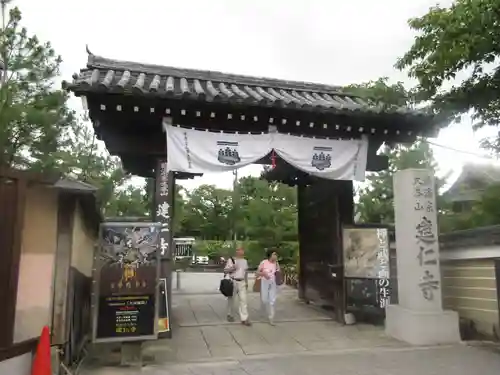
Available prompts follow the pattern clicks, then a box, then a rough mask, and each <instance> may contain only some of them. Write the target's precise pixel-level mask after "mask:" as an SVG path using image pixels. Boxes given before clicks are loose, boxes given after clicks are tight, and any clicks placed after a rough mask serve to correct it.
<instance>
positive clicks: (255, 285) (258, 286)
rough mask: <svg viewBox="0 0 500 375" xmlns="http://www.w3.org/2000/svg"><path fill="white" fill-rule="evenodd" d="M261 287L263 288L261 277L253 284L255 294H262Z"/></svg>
mask: <svg viewBox="0 0 500 375" xmlns="http://www.w3.org/2000/svg"><path fill="white" fill-rule="evenodd" d="M260 286H261V279H260V277H258V278H256V279H255V281H254V283H253V288H252V290H253V291H254V292H255V293H260Z"/></svg>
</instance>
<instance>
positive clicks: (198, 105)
mask: <svg viewBox="0 0 500 375" xmlns="http://www.w3.org/2000/svg"><path fill="white" fill-rule="evenodd" d="M87 52H88V61H87V66H86V68H84V69H82V70H81V71H80V73H79V74H75V75H74V77H73V81H72V82H64V83H63V86H64V88H65V89H67V90H68V91H71V92H73V93H74V94H75V95H76V96H78V97H81V98H82V100H83V103H84V107H85V108H86V109H87V110H88V114H89V117H90V119H91V121H92V123H93V126H94V129H95V132H96V135H97V137H98V139H100V140H102V141H104V143H105V145H106V147H107V149H108V151H109V152H110V153H111V154H112V155H117V156H119V157H120V158H121V160H122V163H123V167H124V168H125V170H126V171H127V172H130V173H132V174H135V175H138V176H142V177H154V178H156V191H155V209H154V211H153V215H154V218H153V220H154V221H158V222H161V223H162V230H161V234H160V249H161V256H162V260H161V264H162V266H161V277H163V278H165V279H166V280H167V282H166V293H167V295H170V294H171V285H172V284H171V277H170V276H171V272H172V262H173V256H172V247H173V242H172V238H173V234H172V233H171V219H172V216H173V215H175V213H174V212H173V207H174V204H173V196H174V194H173V192H174V186H175V181H176V180H181V179H186V178H192V177H193V174H192V173H178V172H172V171H169V168H168V164H167V163H168V160H167V159H166V155H167V151H168V150H166V139H165V134H164V124H165V123H167V124H173V125H177V126H181V127H186V128H196V129H204V130H207V131H213V132H233V133H234V132H240V133H264V132H265V133H267V132H271V131H272V132H277V133H285V134H291V135H298V136H304V137H317V138H330V139H340V140H356V139H360V138H361V137H367V138H368V151H367V164H366V170H367V171H380V170H383V169H385V168H387V165H388V160H387V158H386V157H385V156H380V155H377V150H378V149H379V148H380V146H381V145H382V144H383V143H384V142H386V143H388V144H393V143H411V142H413V141H414V140H415V139H416V137H417V136H434V135H435V134H436V131H437V130H438V129H437V123H436V121H435V119H434V117H432V116H430V115H427V114H424V113H422V112H419V111H415V110H411V109H408V108H401V107H390V106H387V105H384V104H383V103H378V102H375V101H372V100H368V99H366V98H362V97H359V96H356V95H352V94H348V93H346V92H345V90H343V89H342V88H341V87H335V86H328V85H322V84H314V83H305V82H292V81H285V80H277V79H267V78H256V77H248V76H241V75H234V74H223V73H219V72H211V71H201V70H189V69H179V68H172V67H165V66H158V65H151V64H143V63H136V62H129V61H117V60H112V59H107V58H104V57H100V56H96V55H93V54H92V53H90V52H89V51H87ZM273 157H274V155H273ZM257 163H259V164H271V155H270V154H269V155H267V156H265V157H263V158H262V159H261V160H258V161H257ZM275 164H276V167H275V168H274V169H272V170H270V171H268V172H267V173H266V175H265V178H266V179H268V180H276V181H279V182H282V183H285V184H288V185H291V186H297V187H298V212H299V240H300V262H301V264H300V275H299V285H300V290H299V296H300V298H302V299H305V300H307V301H315V302H318V301H319V302H320V303H321V304H323V305H327V306H329V307H331V308H333V310H334V311H335V314H336V317H337V320H339V321H343V319H344V314H345V283H344V282H345V280H344V272H343V255H342V227H343V226H345V225H351V224H352V223H353V182H352V181H338V180H326V179H321V178H318V177H314V176H311V175H309V174H307V173H305V172H303V171H300V170H298V169H296V168H294V167H292V166H291V165H290V164H288V163H286V162H284V161H283V160H282V159H280V158H279V157H278V158H277V160H276V161H275ZM168 301H171V298H168ZM169 332H170V331H169Z"/></svg>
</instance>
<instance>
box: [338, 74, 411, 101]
mask: <svg viewBox="0 0 500 375" xmlns="http://www.w3.org/2000/svg"><path fill="white" fill-rule="evenodd" d="M345 91H347V92H350V93H352V94H356V95H359V96H361V97H364V98H365V99H367V100H369V101H374V102H376V103H383V104H384V105H386V106H388V107H392V106H397V107H412V106H414V104H415V92H414V91H413V90H408V89H406V88H405V86H404V84H403V82H396V83H390V82H389V78H388V77H382V78H379V79H377V80H375V81H369V82H365V83H359V84H353V85H349V86H347V87H345Z"/></svg>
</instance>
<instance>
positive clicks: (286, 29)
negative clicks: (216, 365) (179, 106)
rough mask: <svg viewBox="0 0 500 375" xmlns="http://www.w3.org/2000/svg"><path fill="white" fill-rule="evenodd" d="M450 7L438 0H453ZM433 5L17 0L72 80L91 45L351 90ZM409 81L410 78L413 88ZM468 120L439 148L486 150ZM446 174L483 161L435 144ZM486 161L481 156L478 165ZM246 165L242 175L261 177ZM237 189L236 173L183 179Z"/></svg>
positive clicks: (391, 54)
mask: <svg viewBox="0 0 500 375" xmlns="http://www.w3.org/2000/svg"><path fill="white" fill-rule="evenodd" d="M448 2H449V1H445V2H441V3H442V4H446V3H448ZM435 3H436V1H435V0H413V1H404V0H379V1H373V0H349V1H334V0H307V1H305V0H296V1H290V0H288V1H285V0H252V1H243V0H209V1H207V0H168V1H166V0H141V1H132V0H122V1H118V0H86V1H84V2H75V1H68V0H44V1H40V0H17V1H16V0H14V4H16V5H17V6H19V7H20V8H21V11H22V12H23V17H24V20H23V24H24V26H26V27H27V28H28V30H29V31H30V32H32V33H36V34H37V35H38V37H39V38H40V39H42V40H44V41H45V40H48V41H50V42H51V43H52V44H53V46H54V48H55V49H56V51H57V53H59V54H61V55H62V57H63V59H64V63H63V66H62V73H63V76H64V78H65V79H68V80H69V79H71V75H72V74H73V73H74V72H77V71H78V70H79V69H80V68H83V67H84V66H85V64H86V61H87V54H86V52H85V45H86V44H88V45H89V48H90V50H91V51H92V52H93V53H94V54H96V55H101V56H105V57H109V58H114V59H124V60H132V61H139V62H146V63H154V64H162V65H168V66H178V67H184V68H196V69H207V70H218V71H223V72H228V73H240V74H247V75H257V76H267V77H274V78H283V79H290V80H301V81H312V82H318V83H325V84H334V85H347V84H351V83H360V82H364V81H369V80H373V79H377V78H378V77H382V76H388V77H390V79H391V80H393V81H398V80H402V81H406V82H409V81H408V80H407V79H406V76H405V74H404V73H402V72H398V71H396V70H395V69H394V68H393V65H394V62H395V61H396V59H397V58H398V57H399V56H401V55H402V54H403V53H404V52H405V51H406V50H407V49H408V48H409V47H410V46H411V44H412V39H413V34H412V32H411V30H410V29H409V28H408V26H407V20H408V19H409V18H410V17H413V16H417V15H421V14H423V13H425V12H426V10H427V9H428V8H429V7H430V6H432V5H434V4H435ZM409 84H410V82H409ZM487 133H490V134H491V133H492V132H491V130H490V131H482V132H481V133H480V134H473V132H472V130H471V127H470V121H468V120H465V121H463V122H462V123H461V124H457V125H453V126H450V127H449V128H447V129H445V130H442V131H441V133H440V135H439V137H438V138H437V139H436V140H433V141H435V142H436V143H439V144H442V145H446V146H451V147H453V148H455V149H460V150H466V151H470V152H472V153H481V151H480V150H479V148H478V141H479V140H480V139H481V138H483V137H484V136H485V134H487ZM435 153H436V156H437V158H438V162H439V165H440V168H441V171H442V172H443V173H444V172H447V171H449V170H454V171H455V175H456V173H457V172H460V168H461V165H462V164H463V163H464V162H466V161H469V160H472V159H476V160H477V158H474V157H472V156H470V155H467V154H465V153H457V152H452V151H449V150H445V149H442V148H435ZM478 161H479V160H478ZM258 171H259V167H257V166H253V167H247V168H245V169H244V170H242V171H241V172H240V174H248V173H252V174H255V173H258ZM201 183H209V184H217V185H218V186H220V187H225V188H228V187H230V186H231V185H232V175H231V174H230V173H229V174H227V173H225V174H215V175H206V176H204V177H201V178H197V179H195V180H192V181H188V182H183V183H182V184H183V185H185V186H186V187H188V188H192V187H194V186H197V185H199V184H201Z"/></svg>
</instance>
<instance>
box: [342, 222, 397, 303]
mask: <svg viewBox="0 0 500 375" xmlns="http://www.w3.org/2000/svg"><path fill="white" fill-rule="evenodd" d="M342 241H343V255H344V276H345V278H346V279H347V281H346V285H347V300H348V301H352V304H357V305H375V302H376V305H378V307H380V308H385V307H386V306H387V304H388V303H389V295H390V285H389V280H390V276H389V236H388V230H387V228H381V227H362V226H360V227H345V228H343V231H342Z"/></svg>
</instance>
